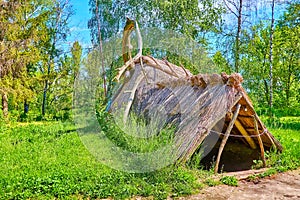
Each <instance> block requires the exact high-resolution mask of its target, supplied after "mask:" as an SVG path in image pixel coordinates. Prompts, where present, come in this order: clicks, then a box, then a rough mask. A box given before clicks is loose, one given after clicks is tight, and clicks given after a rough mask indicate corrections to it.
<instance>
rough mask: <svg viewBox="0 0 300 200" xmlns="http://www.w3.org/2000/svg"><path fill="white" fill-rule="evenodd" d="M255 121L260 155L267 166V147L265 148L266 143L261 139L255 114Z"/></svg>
mask: <svg viewBox="0 0 300 200" xmlns="http://www.w3.org/2000/svg"><path fill="white" fill-rule="evenodd" d="M253 121H254V129H255V133H256V135H257V140H258V143H259V147H260V157H261V159H262V161H263V166H264V167H266V158H265V149H264V144H263V142H262V140H261V137H260V135H259V130H258V125H257V120H256V118H255V116H253Z"/></svg>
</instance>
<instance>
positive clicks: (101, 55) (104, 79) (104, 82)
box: [96, 0, 107, 97]
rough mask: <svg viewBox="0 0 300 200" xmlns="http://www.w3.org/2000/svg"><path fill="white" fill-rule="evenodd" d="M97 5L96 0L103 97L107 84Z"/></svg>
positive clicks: (105, 95) (105, 94) (105, 93)
mask: <svg viewBox="0 0 300 200" xmlns="http://www.w3.org/2000/svg"><path fill="white" fill-rule="evenodd" d="M98 9H99V6H98V1H97V0H96V18H97V26H98V37H99V48H100V49H99V50H100V59H101V67H102V73H103V75H102V76H103V89H104V97H107V84H106V73H105V66H104V56H103V47H102V37H101V22H100V16H99V10H98Z"/></svg>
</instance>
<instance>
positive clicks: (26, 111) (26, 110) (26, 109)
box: [24, 99, 29, 115]
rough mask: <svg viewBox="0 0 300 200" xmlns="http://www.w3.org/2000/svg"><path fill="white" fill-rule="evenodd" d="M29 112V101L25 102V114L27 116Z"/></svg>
mask: <svg viewBox="0 0 300 200" xmlns="http://www.w3.org/2000/svg"><path fill="white" fill-rule="evenodd" d="M28 111H29V104H28V102H27V100H26V99H25V100H24V114H25V115H26V114H27V113H28Z"/></svg>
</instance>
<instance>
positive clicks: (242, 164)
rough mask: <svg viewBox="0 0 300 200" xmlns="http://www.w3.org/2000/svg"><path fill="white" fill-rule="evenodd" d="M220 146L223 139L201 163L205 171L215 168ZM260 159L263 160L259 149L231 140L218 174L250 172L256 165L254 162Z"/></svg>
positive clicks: (223, 155) (227, 145) (220, 163)
mask: <svg viewBox="0 0 300 200" xmlns="http://www.w3.org/2000/svg"><path fill="white" fill-rule="evenodd" d="M220 144H221V139H219V141H218V142H217V143H216V144H215V145H214V147H213V148H212V150H211V151H210V152H209V153H208V154H207V155H206V156H205V157H204V158H203V159H202V160H201V162H200V163H201V165H202V166H203V167H204V169H206V170H209V169H211V168H212V167H215V161H216V158H217V155H218V151H219V147H220ZM258 159H261V158H260V151H259V149H251V148H250V147H247V146H246V145H245V144H244V143H243V142H241V141H239V140H237V139H234V138H229V139H228V141H227V143H226V145H225V147H224V150H223V152H222V157H221V159H220V162H219V169H218V172H232V171H242V170H249V169H251V167H252V166H253V164H254V163H253V160H258Z"/></svg>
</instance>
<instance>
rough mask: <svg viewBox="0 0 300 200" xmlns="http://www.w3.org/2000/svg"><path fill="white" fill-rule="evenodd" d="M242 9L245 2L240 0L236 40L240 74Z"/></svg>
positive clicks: (236, 64)
mask: <svg viewBox="0 0 300 200" xmlns="http://www.w3.org/2000/svg"><path fill="white" fill-rule="evenodd" d="M242 8H243V0H240V5H239V10H238V29H237V33H236V38H235V66H234V67H235V72H237V73H238V72H239V65H240V42H241V31H242Z"/></svg>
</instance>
